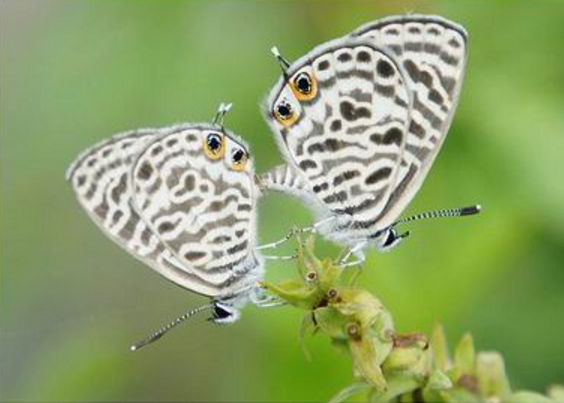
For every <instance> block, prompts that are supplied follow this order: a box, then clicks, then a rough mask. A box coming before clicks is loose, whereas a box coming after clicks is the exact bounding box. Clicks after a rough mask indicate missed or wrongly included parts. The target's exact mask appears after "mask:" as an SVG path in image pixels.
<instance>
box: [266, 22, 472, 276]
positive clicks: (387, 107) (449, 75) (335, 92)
mask: <svg viewBox="0 0 564 403" xmlns="http://www.w3.org/2000/svg"><path fill="white" fill-rule="evenodd" d="M467 42H468V35H467V33H466V31H465V30H464V28H462V27H461V26H459V25H457V24H455V23H453V22H451V21H448V20H446V19H444V18H441V17H436V16H421V15H409V16H399V17H391V18H386V19H383V20H378V21H374V22H371V23H368V24H366V25H364V26H361V27H360V28H358V29H356V30H355V31H354V32H352V33H351V34H349V35H347V36H345V37H343V38H339V39H336V40H333V41H330V42H327V43H324V44H322V45H320V46H318V47H316V48H315V49H313V50H312V51H311V52H309V53H307V54H306V55H305V56H303V57H301V58H300V59H298V60H297V61H295V62H294V63H289V62H288V61H287V60H286V59H285V58H284V57H282V56H281V55H280V52H279V51H278V49H277V48H276V47H274V48H273V49H272V51H273V53H274V55H275V56H276V58H277V59H278V61H279V63H280V66H281V67H282V72H283V74H282V77H281V78H280V79H279V80H278V82H277V84H276V85H275V86H274V87H273V88H272V90H271V91H270V93H269V95H268V97H267V99H266V102H265V104H264V111H265V113H264V115H265V117H266V120H267V122H268V124H269V126H270V127H271V129H272V131H273V132H274V134H275V137H276V140H277V143H278V146H279V148H280V150H281V152H282V154H283V156H284V158H285V160H286V162H287V163H286V164H285V165H281V166H277V167H275V168H273V169H272V170H270V171H268V172H266V173H265V174H263V175H261V186H262V187H263V188H264V189H266V190H269V189H270V190H278V191H282V192H285V193H288V194H290V195H294V196H297V197H299V198H302V199H303V200H305V201H306V202H307V204H308V206H310V207H311V208H312V209H313V210H314V211H315V213H316V214H317V217H318V221H317V222H316V223H315V224H313V225H312V226H310V227H307V228H305V229H302V230H304V231H306V230H311V231H318V232H319V233H321V234H322V235H324V236H325V237H326V238H328V239H329V240H332V241H334V242H336V243H338V244H341V245H343V246H346V247H347V248H348V253H347V254H346V255H345V257H344V258H343V260H342V263H343V264H345V265H347V264H346V263H345V262H346V261H347V260H348V259H349V258H350V257H351V256H352V255H356V257H357V258H358V260H357V261H355V262H349V263H348V265H354V264H359V263H362V262H363V261H364V259H365V257H364V253H363V250H364V249H366V248H367V247H368V246H370V245H375V246H376V248H377V249H379V250H381V251H385V250H389V249H390V248H392V247H394V246H396V245H397V244H399V242H400V241H401V240H402V239H404V238H405V237H407V236H408V235H409V232H405V233H403V234H398V233H397V231H396V228H395V227H396V226H397V225H398V224H400V223H405V222H408V221H413V220H416V219H422V218H430V217H443V216H464V215H472V214H475V213H477V212H479V211H480V206H471V207H464V208H458V209H446V210H437V211H431V212H427V213H423V214H418V215H415V216H413V217H409V218H404V219H398V217H399V215H400V214H401V213H402V212H403V210H404V209H405V208H406V206H407V205H408V204H409V203H410V201H411V200H412V199H413V197H414V196H415V194H416V193H417V191H418V190H419V188H420V187H421V185H422V184H423V181H424V180H425V177H426V176H427V174H428V172H429V169H430V168H431V165H432V163H433V161H434V160H435V158H436V156H437V154H438V152H439V150H440V148H441V146H442V144H443V142H444V140H445V137H446V135H447V132H448V129H449V126H450V123H451V121H452V117H453V115H454V111H455V109H456V106H457V103H458V98H459V94H460V89H461V86H462V82H463V79H464V71H465V66H466V59H467V47H468V46H467ZM292 234H293V233H292V232H291V233H289V234H288V235H287V236H286V237H284V238H283V239H281V240H280V241H277V242H274V243H271V244H267V245H265V246H269V247H270V246H273V245H280V244H281V243H283V242H285V241H287V240H288V239H290V238H291V236H292Z"/></svg>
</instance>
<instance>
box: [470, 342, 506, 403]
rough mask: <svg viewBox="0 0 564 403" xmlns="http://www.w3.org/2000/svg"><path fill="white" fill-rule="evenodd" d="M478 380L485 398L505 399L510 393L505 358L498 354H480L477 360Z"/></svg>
mask: <svg viewBox="0 0 564 403" xmlns="http://www.w3.org/2000/svg"><path fill="white" fill-rule="evenodd" d="M476 378H477V379H478V387H479V390H480V393H481V394H482V396H483V397H485V398H487V399H490V398H498V399H505V398H506V397H507V396H508V395H509V394H510V393H511V391H510V387H509V381H508V379H507V375H506V373H505V364H504V362H503V358H502V357H501V355H499V353H496V352H482V353H479V354H478V356H477V359H476Z"/></svg>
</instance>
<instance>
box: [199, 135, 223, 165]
mask: <svg viewBox="0 0 564 403" xmlns="http://www.w3.org/2000/svg"><path fill="white" fill-rule="evenodd" d="M204 152H205V153H206V155H207V156H208V158H210V159H212V160H218V159H220V158H221V157H223V154H225V142H224V141H223V136H222V135H221V134H219V133H210V134H208V136H207V137H206V140H205V142H204Z"/></svg>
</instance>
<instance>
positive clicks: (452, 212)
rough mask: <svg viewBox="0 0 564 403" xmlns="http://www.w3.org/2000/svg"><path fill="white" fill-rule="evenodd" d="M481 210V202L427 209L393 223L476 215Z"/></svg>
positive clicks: (394, 224)
mask: <svg viewBox="0 0 564 403" xmlns="http://www.w3.org/2000/svg"><path fill="white" fill-rule="evenodd" d="M480 211H482V206H480V205H479V204H476V205H474V206H469V207H459V208H452V209H442V210H433V211H426V212H424V213H419V214H415V215H412V216H411V217H406V218H402V219H401V220H398V221H396V222H395V223H393V224H392V227H395V226H396V225H398V224H403V223H406V222H411V221H417V220H425V219H427V218H442V217H462V216H467V215H474V214H478V213H479V212H480Z"/></svg>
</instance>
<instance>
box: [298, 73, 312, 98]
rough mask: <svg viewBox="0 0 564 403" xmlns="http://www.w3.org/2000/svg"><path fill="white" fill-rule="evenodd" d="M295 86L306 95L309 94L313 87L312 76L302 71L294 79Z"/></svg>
mask: <svg viewBox="0 0 564 403" xmlns="http://www.w3.org/2000/svg"><path fill="white" fill-rule="evenodd" d="M294 86H295V87H296V89H297V90H298V91H299V92H301V93H302V94H304V95H309V94H310V93H311V89H312V83H311V78H310V76H309V74H307V73H300V74H298V76H297V77H296V78H295V79H294Z"/></svg>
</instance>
